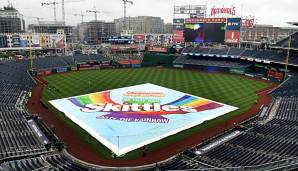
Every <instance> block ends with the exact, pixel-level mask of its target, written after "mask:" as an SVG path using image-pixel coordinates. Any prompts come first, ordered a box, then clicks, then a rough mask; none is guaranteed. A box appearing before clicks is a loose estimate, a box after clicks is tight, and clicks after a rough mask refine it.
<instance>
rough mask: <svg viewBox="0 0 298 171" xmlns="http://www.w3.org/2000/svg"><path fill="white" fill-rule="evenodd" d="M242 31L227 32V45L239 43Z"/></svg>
mask: <svg viewBox="0 0 298 171" xmlns="http://www.w3.org/2000/svg"><path fill="white" fill-rule="evenodd" d="M239 42H240V31H226V43H239Z"/></svg>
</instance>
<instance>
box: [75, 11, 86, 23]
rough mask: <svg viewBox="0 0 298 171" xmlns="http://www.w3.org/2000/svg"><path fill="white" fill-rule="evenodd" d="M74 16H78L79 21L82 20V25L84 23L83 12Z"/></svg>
mask: <svg viewBox="0 0 298 171" xmlns="http://www.w3.org/2000/svg"><path fill="white" fill-rule="evenodd" d="M74 16H80V17H81V20H82V23H83V22H84V16H85V14H83V12H81V14H74Z"/></svg>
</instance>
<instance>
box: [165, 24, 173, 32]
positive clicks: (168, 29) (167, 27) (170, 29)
mask: <svg viewBox="0 0 298 171" xmlns="http://www.w3.org/2000/svg"><path fill="white" fill-rule="evenodd" d="M164 33H173V24H172V23H166V24H165V27H164Z"/></svg>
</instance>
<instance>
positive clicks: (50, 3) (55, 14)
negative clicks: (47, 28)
mask: <svg viewBox="0 0 298 171" xmlns="http://www.w3.org/2000/svg"><path fill="white" fill-rule="evenodd" d="M57 4H58V2H56V1H55V0H54V1H53V2H42V3H41V6H44V5H53V8H54V21H55V23H57V13H56V5H57Z"/></svg>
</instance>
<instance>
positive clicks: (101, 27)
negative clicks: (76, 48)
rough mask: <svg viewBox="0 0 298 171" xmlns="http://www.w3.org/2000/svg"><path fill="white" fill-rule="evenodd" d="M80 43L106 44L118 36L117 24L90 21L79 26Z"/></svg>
mask: <svg viewBox="0 0 298 171" xmlns="http://www.w3.org/2000/svg"><path fill="white" fill-rule="evenodd" d="M78 30H79V31H78V32H79V41H80V42H83V43H86V44H90V45H96V44H100V43H105V42H107V41H108V39H109V38H110V37H111V36H115V35H116V28H115V23H113V22H105V21H90V22H84V23H81V24H79V26H78Z"/></svg>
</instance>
